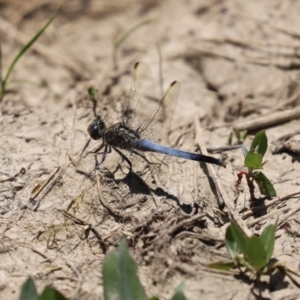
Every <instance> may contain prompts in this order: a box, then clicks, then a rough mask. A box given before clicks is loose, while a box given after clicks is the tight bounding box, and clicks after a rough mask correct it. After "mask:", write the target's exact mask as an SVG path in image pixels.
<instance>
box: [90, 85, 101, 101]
mask: <svg viewBox="0 0 300 300" xmlns="http://www.w3.org/2000/svg"><path fill="white" fill-rule="evenodd" d="M98 92H99V90H98V89H96V88H93V87H89V88H88V94H89V97H90V100H91V101H93V102H97V99H96V94H97V93H98Z"/></svg>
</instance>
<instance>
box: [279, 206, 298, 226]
mask: <svg viewBox="0 0 300 300" xmlns="http://www.w3.org/2000/svg"><path fill="white" fill-rule="evenodd" d="M298 211H300V206H298V207H296V208H295V209H293V210H292V211H290V212H289V213H287V214H286V215H285V216H283V217H282V218H280V220H279V222H278V225H281V224H282V223H284V222H285V221H286V220H287V219H288V218H289V217H290V216H292V215H294V214H296V213H297V212H298Z"/></svg>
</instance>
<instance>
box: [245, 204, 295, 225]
mask: <svg viewBox="0 0 300 300" xmlns="http://www.w3.org/2000/svg"><path fill="white" fill-rule="evenodd" d="M289 210H290V208H289V207H283V208H281V209H278V210H275V211H272V212H270V213H268V214H267V215H264V216H262V217H260V218H257V219H255V220H252V221H250V222H248V223H247V226H248V228H250V227H252V226H254V225H256V224H258V223H259V222H260V221H263V220H265V219H268V218H270V217H272V216H274V215H277V214H279V213H286V212H287V211H289Z"/></svg>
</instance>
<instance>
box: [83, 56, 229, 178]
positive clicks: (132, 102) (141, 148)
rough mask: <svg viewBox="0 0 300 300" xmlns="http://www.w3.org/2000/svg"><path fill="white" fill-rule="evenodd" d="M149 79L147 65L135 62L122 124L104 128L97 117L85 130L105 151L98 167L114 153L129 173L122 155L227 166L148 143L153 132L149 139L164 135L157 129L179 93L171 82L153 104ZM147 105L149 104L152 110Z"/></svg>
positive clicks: (165, 120)
mask: <svg viewBox="0 0 300 300" xmlns="http://www.w3.org/2000/svg"><path fill="white" fill-rule="evenodd" d="M151 79H152V76H151V72H150V69H149V67H148V65H147V64H145V63H143V62H137V63H136V64H135V65H134V69H133V79H132V84H131V89H130V92H129V94H128V95H127V97H126V99H125V101H124V103H123V109H122V121H121V122H119V123H116V124H114V125H112V126H109V127H107V126H106V124H105V122H104V121H103V120H102V119H101V117H100V116H97V117H96V119H95V120H94V121H93V122H92V123H91V124H90V125H89V126H88V129H87V130H88V133H89V135H90V137H91V138H92V139H93V140H102V141H103V144H102V145H101V147H104V152H102V154H103V158H102V161H101V162H100V163H98V165H101V163H102V162H103V161H104V160H105V158H106V154H108V153H110V152H111V151H112V149H113V150H114V151H116V152H117V153H118V154H119V155H120V156H121V157H122V158H123V159H124V160H125V161H126V162H127V163H128V165H129V168H130V172H131V171H132V163H131V161H130V160H129V158H128V157H127V156H126V155H125V154H124V152H130V153H133V154H135V155H138V156H140V157H142V158H144V159H145V160H146V158H145V157H144V155H143V154H142V153H143V152H155V153H160V154H165V155H169V156H175V157H179V158H183V159H187V160H193V161H198V162H204V163H210V164H215V165H218V166H222V167H225V166H226V163H225V162H224V161H222V160H219V159H217V158H214V157H212V156H206V155H201V154H197V153H192V152H187V151H183V150H179V149H175V148H170V147H167V146H162V145H160V144H158V143H155V142H154V141H152V140H151V139H150V138H149V139H148V136H150V134H149V132H151V131H152V132H153V134H152V136H153V137H154V138H155V136H156V135H158V134H159V133H160V132H161V131H163V130H162V128H161V127H157V126H156V125H157V124H158V123H160V122H161V121H162V123H167V120H169V119H170V118H171V117H172V116H170V114H172V113H173V111H174V108H175V104H176V101H177V98H178V96H179V92H180V83H179V82H178V81H174V82H172V83H171V85H170V86H169V88H168V89H167V91H166V93H165V94H164V96H163V97H162V98H161V99H160V100H159V101H158V102H157V101H156V102H155V103H154V104H153V101H154V100H153V97H152V96H150V95H148V96H147V92H148V90H149V86H150V88H151V89H152V88H153V87H152V84H153V83H152V82H153V81H152V80H151ZM147 82H151V84H150V85H149V84H148V89H147ZM145 86H146V87H145ZM149 103H152V108H151V109H150V105H149ZM168 110H171V112H169V117H168V114H167V113H168ZM152 127H153V128H155V130H153V128H152ZM151 129H152V130H151ZM166 129H168V128H166ZM101 147H100V148H101ZM100 148H99V149H100Z"/></svg>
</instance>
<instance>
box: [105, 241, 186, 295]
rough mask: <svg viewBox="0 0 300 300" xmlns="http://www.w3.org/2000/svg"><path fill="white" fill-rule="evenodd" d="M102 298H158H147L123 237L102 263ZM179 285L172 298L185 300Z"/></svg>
mask: <svg viewBox="0 0 300 300" xmlns="http://www.w3.org/2000/svg"><path fill="white" fill-rule="evenodd" d="M103 287H104V299H105V300H110V299H115V300H129V299H140V300H143V299H145V300H147V299H149V300H150V299H151V300H159V298H157V297H152V298H148V297H147V296H146V294H145V291H144V288H143V287H142V285H141V283H140V281H139V278H138V276H137V272H136V265H135V262H134V260H133V259H132V258H131V256H130V255H129V253H128V249H127V245H126V241H125V239H123V240H121V243H120V245H119V248H118V250H117V251H116V252H111V253H108V254H107V255H106V257H105V260H104V264H103ZM182 289H183V288H182V285H180V286H179V287H178V288H177V290H176V292H175V294H174V296H173V297H172V300H185V299H186V298H185V296H184V294H183V291H182Z"/></svg>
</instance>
